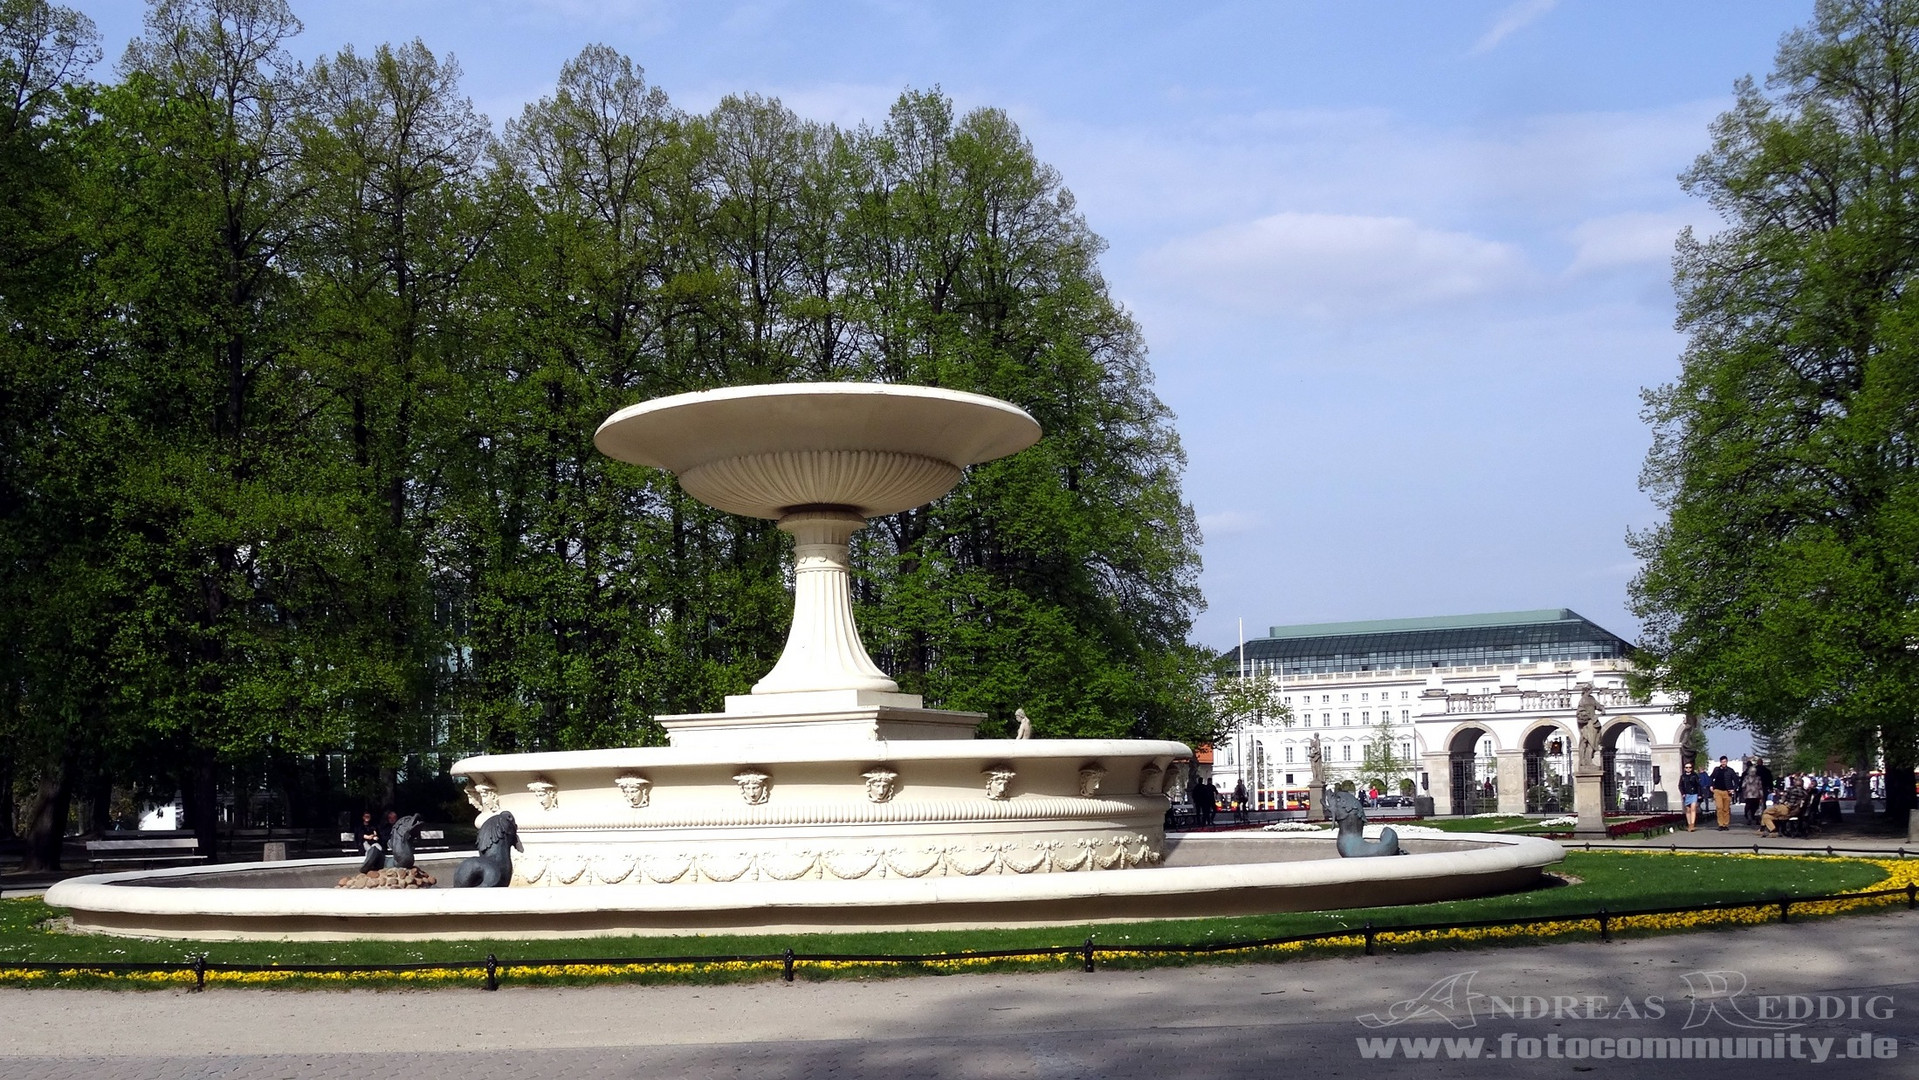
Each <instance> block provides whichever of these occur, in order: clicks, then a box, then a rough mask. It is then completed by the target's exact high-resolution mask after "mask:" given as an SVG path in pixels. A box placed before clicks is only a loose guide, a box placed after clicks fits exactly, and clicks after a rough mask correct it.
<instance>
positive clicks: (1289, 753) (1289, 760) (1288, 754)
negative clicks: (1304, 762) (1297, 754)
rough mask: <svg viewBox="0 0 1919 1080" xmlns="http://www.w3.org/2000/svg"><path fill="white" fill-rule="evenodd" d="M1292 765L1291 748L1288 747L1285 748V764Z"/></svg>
mask: <svg viewBox="0 0 1919 1080" xmlns="http://www.w3.org/2000/svg"><path fill="white" fill-rule="evenodd" d="M1292 763H1293V748H1292V747H1290V746H1288V747H1287V748H1286V764H1288V765H1291V764H1292Z"/></svg>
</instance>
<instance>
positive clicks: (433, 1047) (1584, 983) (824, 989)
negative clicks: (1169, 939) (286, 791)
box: [0, 910, 1919, 1080]
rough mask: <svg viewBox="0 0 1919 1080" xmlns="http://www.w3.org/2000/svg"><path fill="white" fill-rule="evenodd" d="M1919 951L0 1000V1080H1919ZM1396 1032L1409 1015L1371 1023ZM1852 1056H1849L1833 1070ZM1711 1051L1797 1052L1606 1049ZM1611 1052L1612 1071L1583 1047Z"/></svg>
mask: <svg viewBox="0 0 1919 1080" xmlns="http://www.w3.org/2000/svg"><path fill="white" fill-rule="evenodd" d="M1915 934H1919V913H1911V912H1906V911H1903V910H1899V911H1893V912H1888V913H1885V914H1879V915H1867V916H1857V917H1852V918H1846V919H1837V920H1830V921H1822V922H1813V923H1793V924H1786V925H1779V924H1771V925H1766V926H1759V927H1754V928H1751V929H1746V930H1739V931H1731V932H1724V933H1715V934H1709V935H1694V936H1686V937H1663V938H1647V939H1636V940H1624V941H1615V942H1613V943H1609V944H1602V943H1599V942H1588V943H1576V944H1563V945H1556V946H1548V947H1533V948H1513V949H1483V950H1474V951H1469V952H1463V953H1426V954H1418V955H1407V956H1381V957H1373V958H1364V957H1353V958H1341V959H1323V960H1311V961H1295V962H1291V963H1283V964H1248V965H1242V966H1216V967H1202V968H1165V969H1159V970H1154V971H1146V972H1120V971H1101V972H1098V973H1095V974H1090V975H1089V974H1083V973H1078V972H1070V973H1069V972H1061V973H1056V974H1044V975H955V976H946V977H926V978H902V979H875V980H864V981H856V980H839V981H833V982H825V983H805V982H800V983H796V984H792V985H787V984H783V983H779V982H764V983H752V984H747V985H739V986H700V987H620V986H607V987H590V988H573V989H546V990H536V989H514V988H511V987H509V988H507V989H503V990H501V991H499V992H498V993H492V994H489V993H486V992H484V991H480V990H476V989H458V990H434V991H419V992H387V993H375V992H368V991H356V992H348V993H323V992H290V991H247V990H221V989H216V990H211V991H208V992H206V993H204V994H192V993H186V992H178V991H156V992H111V991H66V990H0V1076H5V1077H7V1078H9V1080H34V1078H40V1077H76V1078H79V1077H85V1078H101V1080H119V1078H123V1077H124V1078H135V1077H139V1078H152V1077H196V1078H198V1077H222V1078H229V1077H230V1078H235V1080H240V1078H256V1077H258V1078H268V1077H273V1078H278V1077H333V1076H338V1077H351V1078H354V1080H366V1078H372V1077H389V1076H390V1077H405V1078H409V1080H440V1078H447V1080H454V1078H462V1080H465V1078H475V1080H483V1078H495V1077H541V1078H546V1080H551V1078H560V1077H564V1078H567V1080H573V1078H579V1080H597V1078H602V1077H605V1078H616V1077H617V1078H638V1077H647V1078H656V1077H712V1076H752V1077H756V1078H757V1077H767V1078H775V1080H784V1078H802V1077H849V1078H866V1077H872V1078H874V1080H882V1078H883V1080H906V1078H918V1077H931V1078H973V1077H1097V1078H1101V1080H1129V1078H1151V1080H1166V1078H1169V1077H1197V1078H1207V1080H1210V1078H1214V1077H1222V1078H1240V1077H1245V1078H1249V1080H1252V1078H1257V1080H1273V1078H1277V1077H1285V1076H1292V1075H1310V1076H1312V1077H1313V1078H1314V1080H1318V1078H1321V1077H1342V1076H1365V1077H1368V1078H1371V1080H1394V1078H1399V1077H1409V1078H1410V1077H1419V1078H1425V1077H1434V1076H1488V1077H1494V1076H1496V1077H1507V1076H1518V1077H1547V1076H1551V1077H1572V1076H1573V1075H1574V1074H1575V1073H1581V1072H1591V1073H1595V1074H1599V1075H1607V1076H1620V1077H1626V1076H1634V1077H1637V1076H1659V1077H1666V1076H1670V1077H1681V1078H1684V1080H1710V1078H1714V1077H1738V1078H1740V1080H1752V1078H1753V1077H1754V1076H1756V1075H1778V1074H1781V1073H1783V1072H1784V1071H1785V1070H1788V1069H1790V1070H1793V1071H1796V1072H1801V1073H1802V1075H1803V1074H1804V1070H1811V1073H1812V1075H1832V1076H1835V1077H1839V1076H1844V1077H1846V1078H1847V1080H1855V1078H1877V1077H1912V1076H1919V971H1916V970H1915V967H1914V963H1913V961H1914V960H1916V959H1919V939H1916V938H1915ZM1395 1003H1404V1004H1400V1006H1399V1008H1398V1009H1397V1010H1395V1009H1394V1005H1395ZM1502 1006H1503V1008H1504V1011H1503V1012H1502V1011H1501V1008H1502ZM1821 1009H1823V1010H1824V1012H1825V1016H1824V1018H1823V1019H1822V1018H1821V1015H1820V1011H1821ZM1422 1010H1423V1011H1422ZM1442 1014H1443V1015H1442ZM1396 1016H1406V1017H1410V1018H1409V1019H1407V1020H1406V1021H1405V1022H1404V1023H1403V1024H1399V1023H1388V1024H1387V1026H1374V1027H1369V1026H1367V1024H1366V1022H1365V1021H1364V1020H1362V1019H1361V1018H1362V1017H1370V1018H1372V1020H1373V1022H1374V1023H1375V1024H1378V1023H1381V1022H1382V1021H1391V1020H1393V1019H1394V1018H1395V1017H1396ZM1779 1016H1787V1017H1795V1018H1797V1019H1788V1020H1785V1021H1780V1020H1776V1019H1773V1018H1774V1017H1779ZM1780 1023H1787V1024H1793V1025H1794V1026H1791V1027H1776V1026H1774V1025H1778V1024H1780ZM1688 1025H1691V1026H1690V1027H1689V1026H1688ZM1862 1037H1863V1039H1864V1041H1863V1042H1861V1041H1859V1040H1860V1039H1861V1038H1862ZM1447 1038H1450V1039H1454V1040H1456V1041H1455V1042H1454V1043H1452V1044H1446V1043H1443V1042H1437V1041H1435V1042H1426V1041H1425V1040H1429V1039H1434V1040H1437V1039H1447ZM1668 1038H1671V1039H1684V1038H1692V1039H1694V1040H1700V1039H1705V1038H1710V1039H1711V1040H1712V1041H1711V1043H1710V1044H1708V1043H1706V1042H1695V1043H1693V1044H1690V1046H1688V1045H1687V1044H1681V1043H1673V1044H1671V1045H1670V1046H1669V1047H1668V1046H1667V1044H1665V1043H1664V1042H1662V1041H1661V1040H1664V1039H1668ZM1473 1039H1478V1040H1480V1041H1479V1043H1478V1044H1473V1043H1472V1042H1471V1040H1473ZM1727 1039H1732V1040H1741V1039H1744V1040H1747V1041H1746V1042H1738V1041H1735V1042H1731V1043H1728V1042H1726V1041H1725V1040H1727ZM1849 1040H1850V1044H1851V1049H1852V1050H1854V1051H1863V1053H1864V1055H1866V1056H1863V1057H1862V1056H1861V1055H1860V1054H1859V1053H1854V1054H1852V1055H1851V1056H1842V1055H1845V1054H1846V1053H1847V1049H1848V1042H1849ZM1709 1046H1710V1048H1711V1049H1713V1050H1715V1051H1722V1052H1729V1051H1739V1052H1747V1051H1752V1052H1757V1051H1759V1050H1762V1049H1763V1050H1765V1051H1767V1052H1768V1053H1770V1052H1771V1051H1772V1050H1773V1049H1774V1048H1777V1049H1778V1050H1779V1052H1780V1055H1781V1056H1783V1057H1785V1058H1787V1059H1789V1060H1785V1061H1772V1062H1764V1063H1758V1064H1755V1063H1752V1062H1749V1061H1745V1060H1735V1061H1726V1060H1698V1061H1688V1060H1620V1059H1619V1058H1618V1056H1617V1055H1619V1054H1621V1053H1628V1054H1631V1055H1641V1056H1645V1055H1650V1054H1652V1053H1654V1052H1655V1050H1656V1049H1671V1050H1674V1051H1675V1052H1683V1051H1685V1050H1687V1049H1692V1050H1696V1051H1698V1052H1701V1053H1703V1052H1705V1051H1706V1050H1707V1048H1708V1047H1709ZM1389 1051H1390V1053H1391V1054H1392V1056H1391V1057H1383V1056H1381V1055H1383V1054H1385V1053H1387V1052H1389ZM1475 1051H1476V1052H1477V1054H1478V1055H1479V1056H1478V1057H1477V1058H1476V1059H1475V1058H1472V1057H1470V1056H1468V1055H1469V1054H1471V1053H1473V1052H1475ZM1528 1051H1530V1052H1531V1053H1532V1054H1533V1055H1535V1056H1531V1057H1528V1056H1526V1054H1527V1053H1528ZM1602 1051H1603V1052H1604V1053H1609V1054H1612V1055H1614V1056H1613V1057H1611V1058H1595V1057H1593V1056H1591V1055H1593V1054H1594V1053H1596V1052H1602ZM1795 1051H1797V1055H1795V1053H1794V1052H1795ZM1409 1052H1410V1053H1413V1054H1418V1053H1431V1054H1432V1055H1433V1057H1432V1059H1430V1060H1407V1059H1406V1058H1405V1056H1404V1055H1406V1054H1407V1053H1409ZM1502 1052H1503V1053H1504V1055H1505V1056H1504V1057H1502V1056H1501V1054H1502ZM1822 1053H1823V1055H1824V1059H1823V1060H1819V1058H1818V1056H1819V1055H1820V1054H1822ZM1875 1053H1876V1054H1877V1055H1879V1056H1871V1055H1873V1054H1875ZM1367 1054H1371V1055H1373V1056H1372V1057H1368V1056H1366V1055H1367ZM1580 1055H1585V1056H1583V1057H1582V1056H1580ZM1888 1055H1890V1056H1888Z"/></svg>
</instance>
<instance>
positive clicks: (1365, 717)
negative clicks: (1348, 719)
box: [1359, 712, 1373, 724]
mask: <svg viewBox="0 0 1919 1080" xmlns="http://www.w3.org/2000/svg"><path fill="white" fill-rule="evenodd" d="M1359 722H1360V723H1362V724H1370V723H1372V722H1373V714H1372V713H1369V712H1362V713H1360V714H1359Z"/></svg>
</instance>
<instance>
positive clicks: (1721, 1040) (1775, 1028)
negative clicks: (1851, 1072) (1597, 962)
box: [1354, 971, 1899, 1064]
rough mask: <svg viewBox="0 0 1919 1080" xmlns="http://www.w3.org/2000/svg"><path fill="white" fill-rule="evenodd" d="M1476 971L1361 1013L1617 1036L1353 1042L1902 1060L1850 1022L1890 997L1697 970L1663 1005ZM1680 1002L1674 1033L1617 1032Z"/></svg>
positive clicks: (1457, 1055) (1437, 1049)
mask: <svg viewBox="0 0 1919 1080" xmlns="http://www.w3.org/2000/svg"><path fill="white" fill-rule="evenodd" d="M1477 974H1478V972H1474V971H1463V972H1459V973H1457V974H1453V975H1448V976H1446V977H1445V978H1443V979H1440V980H1439V981H1437V982H1435V983H1433V984H1432V985H1431V986H1429V987H1427V988H1426V989H1425V990H1424V991H1423V992H1421V993H1419V994H1417V995H1415V996H1413V997H1410V998H1406V999H1405V1000H1402V1001H1396V1002H1394V1003H1393V1004H1392V1005H1391V1006H1389V1007H1388V1008H1387V1009H1386V1010H1385V1011H1384V1012H1383V1013H1366V1014H1364V1015H1361V1016H1359V1017H1358V1018H1357V1019H1358V1020H1359V1023H1360V1024H1361V1025H1362V1026H1364V1027H1367V1028H1371V1029H1374V1030H1378V1029H1381V1028H1391V1027H1397V1026H1399V1025H1400V1024H1404V1023H1407V1022H1408V1021H1412V1020H1428V1021H1430V1020H1440V1021H1444V1022H1445V1023H1447V1024H1450V1025H1451V1026H1452V1027H1453V1028H1454V1029H1456V1030H1465V1029H1470V1028H1474V1027H1477V1026H1478V1024H1479V1021H1480V1020H1481V1019H1485V1020H1498V1019H1508V1020H1542V1021H1567V1020H1571V1021H1587V1022H1595V1023H1600V1024H1605V1025H1609V1026H1612V1027H1613V1031H1614V1033H1611V1034H1604V1035H1567V1034H1563V1033H1559V1032H1553V1033H1547V1034H1540V1035H1528V1034H1525V1033H1523V1032H1519V1031H1503V1032H1497V1033H1487V1034H1483V1035H1450V1036H1408V1035H1361V1036H1359V1037H1357V1038H1356V1039H1355V1040H1354V1041H1355V1043H1356V1044H1357V1047H1358V1049H1359V1056H1360V1057H1362V1058H1371V1059H1377V1058H1393V1057H1398V1058H1414V1059H1420V1058H1425V1059H1439V1058H1444V1059H1450V1060H1472V1059H1479V1058H1484V1059H1490V1060H1500V1059H1532V1058H1548V1059H1572V1060H1581V1059H1597V1060H1647V1059H1691V1060H1701V1059H1712V1060H1717V1059H1733V1060H1753V1059H1761V1060H1778V1061H1804V1062H1808V1063H1811V1064H1821V1063H1824V1062H1827V1061H1860V1060H1884V1059H1888V1058H1896V1057H1898V1056H1899V1040H1898V1039H1896V1038H1892V1037H1889V1036H1884V1035H1878V1034H1875V1033H1874V1032H1872V1031H1871V1030H1869V1029H1868V1030H1865V1031H1859V1030H1857V1028H1856V1026H1855V1025H1858V1024H1861V1023H1865V1024H1870V1023H1871V1022H1872V1021H1875V1020H1878V1021H1885V1020H1891V1019H1892V1018H1893V1016H1894V1003H1893V999H1892V997H1891V996H1890V995H1887V994H1848V995H1837V994H1749V993H1747V992H1746V990H1747V983H1746V977H1745V975H1743V974H1742V973H1740V972H1737V971H1693V972H1688V973H1687V974H1685V975H1683V976H1681V979H1682V981H1683V982H1684V983H1685V993H1684V995H1683V997H1677V998H1676V999H1674V1000H1673V1003H1672V1008H1669V1007H1668V1004H1667V1001H1668V999H1667V998H1666V997H1665V996H1663V995H1659V994H1649V995H1646V996H1643V997H1637V998H1635V997H1631V996H1621V997H1614V996H1610V995H1605V994H1587V995H1583V996H1575V995H1563V994H1561V995H1551V996H1542V995H1533V994H1515V995H1511V996H1504V995H1497V994H1481V993H1476V992H1474V991H1473V989H1472V980H1473V976H1475V975H1477ZM1680 1005H1683V1006H1684V1008H1685V1012H1686V1015H1685V1022H1684V1024H1683V1025H1681V1027H1680V1030H1679V1032H1678V1034H1670V1035H1669V1034H1651V1033H1648V1034H1618V1033H1617V1031H1618V1026H1622V1025H1623V1026H1631V1025H1636V1024H1643V1023H1646V1022H1649V1021H1661V1020H1666V1019H1667V1017H1668V1016H1669V1015H1671V1014H1673V1010H1674V1009H1677V1008H1678V1007H1679V1006H1680ZM1673 1019H1677V1016H1676V1015H1673ZM1668 1022H1669V1021H1668ZM1820 1022H1826V1023H1841V1024H1845V1025H1846V1026H1847V1029H1846V1030H1841V1031H1837V1032H1833V1033H1830V1034H1827V1033H1823V1032H1820V1031H1817V1030H1815V1029H1812V1025H1815V1024H1818V1023H1820Z"/></svg>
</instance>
